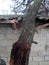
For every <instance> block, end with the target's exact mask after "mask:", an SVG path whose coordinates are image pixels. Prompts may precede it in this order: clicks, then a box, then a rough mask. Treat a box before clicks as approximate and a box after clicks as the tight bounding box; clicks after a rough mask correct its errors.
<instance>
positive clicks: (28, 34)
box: [19, 0, 42, 44]
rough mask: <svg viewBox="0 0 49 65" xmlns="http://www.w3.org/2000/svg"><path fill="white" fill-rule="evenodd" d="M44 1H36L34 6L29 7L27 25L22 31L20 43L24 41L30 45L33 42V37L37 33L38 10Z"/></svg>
mask: <svg viewBox="0 0 49 65" xmlns="http://www.w3.org/2000/svg"><path fill="white" fill-rule="evenodd" d="M41 2H42V0H35V1H34V4H33V5H30V6H29V9H28V13H27V16H26V19H27V20H26V24H25V25H24V28H23V30H22V33H21V35H20V37H19V41H21V40H22V39H24V40H25V41H27V42H29V43H30V44H31V43H32V42H33V37H34V33H35V27H36V25H35V24H36V23H35V18H36V15H37V12H38V9H39V7H40V5H41Z"/></svg>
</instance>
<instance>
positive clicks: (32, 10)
mask: <svg viewBox="0 0 49 65" xmlns="http://www.w3.org/2000/svg"><path fill="white" fill-rule="evenodd" d="M41 2H42V0H35V1H34V4H33V5H30V6H29V9H28V14H27V16H26V24H25V25H24V28H23V30H22V33H21V35H20V37H19V39H18V40H17V42H15V43H14V44H13V46H12V50H11V54H10V65H28V61H29V53H30V48H31V44H32V43H36V42H35V41H33V37H34V34H35V28H36V26H35V18H36V14H37V12H38V9H39V7H40V5H41Z"/></svg>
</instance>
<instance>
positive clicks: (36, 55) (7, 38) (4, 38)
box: [0, 27, 49, 65]
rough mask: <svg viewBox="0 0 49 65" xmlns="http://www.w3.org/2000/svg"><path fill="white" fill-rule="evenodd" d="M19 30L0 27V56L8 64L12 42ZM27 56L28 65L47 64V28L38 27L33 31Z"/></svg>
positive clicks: (48, 47) (48, 54) (48, 40)
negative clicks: (33, 34)
mask: <svg viewBox="0 0 49 65" xmlns="http://www.w3.org/2000/svg"><path fill="white" fill-rule="evenodd" d="M20 32H21V31H19V30H17V29H16V30H13V29H12V28H3V27H1V28H0V57H1V58H2V59H4V60H5V61H6V63H7V65H9V56H10V51H11V47H12V44H13V43H14V42H15V41H16V40H17V39H18V38H19V35H20ZM34 40H35V41H37V42H38V44H37V45H35V44H32V47H31V52H30V56H29V65H49V29H40V30H38V34H37V33H35V36H34Z"/></svg>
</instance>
